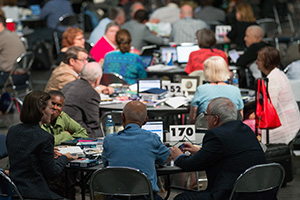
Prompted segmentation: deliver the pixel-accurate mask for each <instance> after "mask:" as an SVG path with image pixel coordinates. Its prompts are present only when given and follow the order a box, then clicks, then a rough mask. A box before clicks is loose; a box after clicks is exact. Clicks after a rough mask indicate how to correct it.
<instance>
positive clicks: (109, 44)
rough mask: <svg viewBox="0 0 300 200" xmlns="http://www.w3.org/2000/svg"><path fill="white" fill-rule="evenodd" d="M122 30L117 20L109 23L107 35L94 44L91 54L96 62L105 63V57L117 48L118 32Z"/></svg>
mask: <svg viewBox="0 0 300 200" xmlns="http://www.w3.org/2000/svg"><path fill="white" fill-rule="evenodd" d="M119 30H120V27H119V25H118V24H117V23H116V22H111V23H109V24H107V26H106V30H105V35H104V36H103V37H101V38H100V40H99V41H98V42H97V43H96V44H95V45H94V46H93V48H92V49H91V52H90V56H91V57H92V58H93V59H95V61H96V62H100V63H103V60H104V57H105V55H106V54H107V53H108V52H111V51H113V50H115V49H117V43H116V34H117V32H118V31H119Z"/></svg>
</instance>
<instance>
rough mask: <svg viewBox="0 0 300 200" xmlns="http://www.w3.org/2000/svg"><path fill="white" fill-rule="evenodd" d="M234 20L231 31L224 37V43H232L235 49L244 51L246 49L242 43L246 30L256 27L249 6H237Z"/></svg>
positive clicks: (242, 4)
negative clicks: (252, 26)
mask: <svg viewBox="0 0 300 200" xmlns="http://www.w3.org/2000/svg"><path fill="white" fill-rule="evenodd" d="M235 18H236V22H235V24H234V25H233V26H232V29H231V31H229V32H228V33H227V35H226V36H224V42H233V43H235V44H236V48H237V49H239V50H244V49H245V48H246V44H245V41H244V37H245V32H246V29H247V28H248V27H249V26H251V25H257V24H256V19H255V17H254V14H253V10H252V7H251V6H250V5H249V4H244V3H241V4H238V5H237V6H236V12H235Z"/></svg>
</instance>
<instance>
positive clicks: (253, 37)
mask: <svg viewBox="0 0 300 200" xmlns="http://www.w3.org/2000/svg"><path fill="white" fill-rule="evenodd" d="M264 35H265V33H264V31H263V29H262V28H261V27H260V26H257V25H252V26H249V27H248V28H247V29H246V33H245V37H244V40H245V44H246V46H247V50H246V51H245V52H244V54H243V55H241V56H240V57H239V58H238V60H237V61H236V65H237V66H240V67H242V68H243V69H246V68H248V67H250V73H251V74H252V76H251V79H250V80H249V81H250V85H249V83H248V84H247V82H246V81H247V80H246V78H245V77H246V76H245V72H244V71H242V70H240V87H243V88H252V89H254V87H255V83H254V80H255V78H260V77H261V72H260V71H259V70H258V69H257V65H256V63H255V61H256V59H257V52H258V51H259V50H260V49H262V48H263V47H266V46H270V44H268V43H265V42H263V41H262V39H263V37H264ZM259 76H260V77H259Z"/></svg>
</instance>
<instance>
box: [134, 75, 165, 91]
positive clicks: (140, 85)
mask: <svg viewBox="0 0 300 200" xmlns="http://www.w3.org/2000/svg"><path fill="white" fill-rule="evenodd" d="M161 86H162V83H161V79H150V78H146V79H138V81H137V93H138V95H139V93H141V92H143V91H146V90H149V89H151V88H161Z"/></svg>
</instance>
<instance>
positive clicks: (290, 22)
mask: <svg viewBox="0 0 300 200" xmlns="http://www.w3.org/2000/svg"><path fill="white" fill-rule="evenodd" d="M287 18H288V21H289V24H290V28H291V32H292V33H295V27H294V23H293V19H292V15H291V14H290V13H288V15H287Z"/></svg>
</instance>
